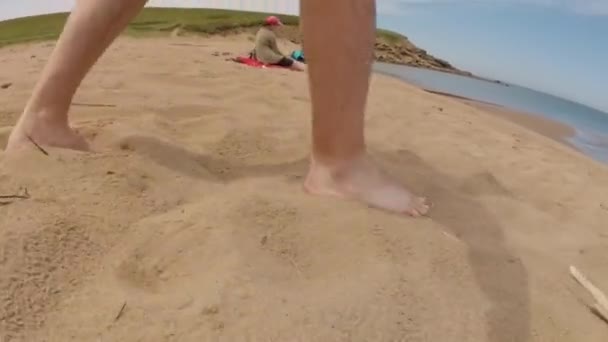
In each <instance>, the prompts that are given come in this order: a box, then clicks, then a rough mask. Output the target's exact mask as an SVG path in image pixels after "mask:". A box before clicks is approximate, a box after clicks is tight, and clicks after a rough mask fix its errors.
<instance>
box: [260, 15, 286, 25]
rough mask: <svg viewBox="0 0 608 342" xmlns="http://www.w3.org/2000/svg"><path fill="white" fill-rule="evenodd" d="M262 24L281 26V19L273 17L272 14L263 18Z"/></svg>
mask: <svg viewBox="0 0 608 342" xmlns="http://www.w3.org/2000/svg"><path fill="white" fill-rule="evenodd" d="M264 24H266V25H268V26H283V23H282V22H281V20H280V19H279V18H277V17H275V16H274V15H271V16H270V17H268V18H266V19H265V20H264Z"/></svg>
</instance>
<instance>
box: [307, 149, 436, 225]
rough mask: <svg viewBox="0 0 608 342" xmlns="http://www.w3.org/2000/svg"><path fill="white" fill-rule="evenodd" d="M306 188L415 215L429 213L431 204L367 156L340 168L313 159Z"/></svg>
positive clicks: (312, 192)
mask: <svg viewBox="0 0 608 342" xmlns="http://www.w3.org/2000/svg"><path fill="white" fill-rule="evenodd" d="M304 189H305V190H306V191H307V192H309V193H311V194H315V195H324V196H336V197H340V198H348V199H356V200H359V201H361V202H363V203H365V204H368V205H370V206H372V207H376V208H379V209H384V210H388V211H392V212H397V213H403V214H407V215H410V216H413V217H418V216H423V215H425V214H426V213H427V212H428V211H429V209H430V207H431V205H430V204H429V203H428V202H427V201H426V199H425V198H422V197H416V196H414V195H413V194H412V193H411V192H409V191H408V190H407V189H405V188H404V187H403V186H402V185H401V184H399V182H397V181H396V180H395V179H393V178H392V177H391V176H389V175H388V174H386V173H385V172H384V171H383V170H382V169H380V168H379V167H377V166H376V165H375V164H374V163H373V162H372V161H371V160H369V158H368V157H366V156H365V157H361V158H358V159H356V160H354V161H352V162H349V163H348V164H346V165H344V166H341V167H340V168H336V167H333V168H332V167H327V166H325V165H322V164H320V163H319V162H316V161H315V160H314V158H313V160H312V163H311V166H310V171H309V173H308V176H307V178H306V181H305V183H304Z"/></svg>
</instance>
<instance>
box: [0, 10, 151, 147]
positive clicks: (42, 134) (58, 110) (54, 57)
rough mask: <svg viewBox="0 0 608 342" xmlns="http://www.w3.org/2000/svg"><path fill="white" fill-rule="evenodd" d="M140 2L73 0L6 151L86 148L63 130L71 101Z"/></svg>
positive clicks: (66, 127)
mask: <svg viewBox="0 0 608 342" xmlns="http://www.w3.org/2000/svg"><path fill="white" fill-rule="evenodd" d="M145 3H146V0H120V1H116V0H79V1H77V2H76V6H75V7H74V9H73V11H72V13H71V14H70V16H69V18H68V20H67V23H66V25H65V27H64V30H63V32H62V34H61V36H60V37H59V40H58V41H57V45H56V46H55V49H54V51H53V53H52V54H51V57H50V59H49V61H48V62H47V64H46V66H45V67H44V70H43V71H42V75H41V76H40V79H39V80H38V83H37V84H36V86H35V88H34V90H33V92H32V95H31V97H30V99H29V101H28V103H27V104H26V106H25V110H24V112H23V114H22V115H21V118H20V119H19V122H18V123H17V125H16V126H15V128H14V129H13V132H12V133H11V136H10V138H9V141H8V145H7V150H8V151H10V150H16V149H18V148H19V147H22V146H24V145H27V144H29V139H32V140H34V141H35V142H36V143H38V144H40V145H47V146H54V147H61V148H70V149H78V150H87V149H88V144H87V142H86V141H85V140H84V139H83V138H82V137H80V136H78V135H77V134H76V133H75V132H74V131H73V130H72V129H71V128H70V126H69V121H68V111H69V109H70V105H71V102H72V98H73V96H74V94H75V93H76V90H77V89H78V87H79V86H80V83H81V82H82V80H83V79H84V77H85V76H86V74H87V73H88V72H89V70H90V69H91V67H92V66H93V65H94V64H95V62H96V61H97V60H98V59H99V57H100V56H101V55H102V54H103V52H104V51H105V50H106V49H107V47H108V46H109V45H110V44H111V43H112V41H114V39H115V38H116V36H118V34H120V32H121V31H122V30H123V29H124V28H125V27H126V26H127V24H128V23H129V22H130V21H131V20H132V19H133V17H135V15H137V13H138V12H139V11H140V10H141V8H142V7H143V6H144V5H145Z"/></svg>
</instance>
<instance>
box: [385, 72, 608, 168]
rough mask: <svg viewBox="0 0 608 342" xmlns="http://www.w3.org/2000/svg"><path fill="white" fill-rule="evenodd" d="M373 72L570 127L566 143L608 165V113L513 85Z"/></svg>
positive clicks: (435, 74)
mask: <svg viewBox="0 0 608 342" xmlns="http://www.w3.org/2000/svg"><path fill="white" fill-rule="evenodd" d="M374 71H376V72H379V73H382V74H386V75H390V76H393V77H397V78H400V79H403V80H405V81H408V82H410V83H413V84H416V85H417V86H420V87H422V88H425V89H428V90H433V91H439V92H443V93H448V94H452V95H456V96H462V97H466V98H470V99H473V100H477V101H484V102H489V103H493V104H497V105H500V106H504V107H506V108H511V109H514V110H517V111H521V112H526V113H530V115H538V116H541V117H544V118H548V119H551V120H555V121H558V122H561V123H564V124H566V125H569V126H571V127H573V128H574V129H575V131H576V133H575V135H574V136H572V137H570V138H568V141H569V142H570V143H571V144H572V145H574V146H576V147H577V148H578V149H579V150H580V151H581V152H583V153H585V154H586V155H588V156H590V157H591V158H593V159H596V160H598V161H600V162H603V163H608V113H605V112H602V111H599V110H597V109H594V108H591V107H588V106H585V105H582V104H580V103H576V102H573V101H569V100H566V99H563V98H559V97H556V96H553V95H549V94H546V93H542V92H539V91H536V90H532V89H528V88H525V87H520V86H517V85H510V84H509V85H508V86H507V85H504V84H498V83H492V82H488V81H483V80H478V79H474V78H470V77H464V76H460V75H454V74H448V73H443V72H438V71H434V70H427V69H419V68H413V67H408V66H401V65H392V64H386V63H375V64H374Z"/></svg>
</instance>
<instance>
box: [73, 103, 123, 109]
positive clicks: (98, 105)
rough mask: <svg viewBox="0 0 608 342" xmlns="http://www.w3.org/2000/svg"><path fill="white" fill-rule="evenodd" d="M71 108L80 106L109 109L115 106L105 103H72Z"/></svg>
mask: <svg viewBox="0 0 608 342" xmlns="http://www.w3.org/2000/svg"><path fill="white" fill-rule="evenodd" d="M72 106H81V107H110V108H114V107H116V105H113V104H105V103H79V102H72Z"/></svg>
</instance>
